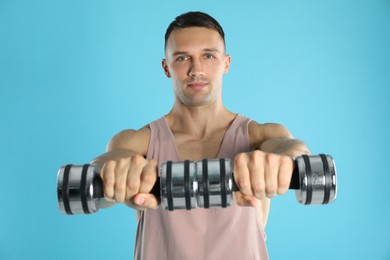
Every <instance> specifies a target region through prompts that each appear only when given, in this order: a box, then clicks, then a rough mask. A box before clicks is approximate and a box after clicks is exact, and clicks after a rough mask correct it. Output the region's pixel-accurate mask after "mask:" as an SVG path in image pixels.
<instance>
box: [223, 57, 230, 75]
mask: <svg viewBox="0 0 390 260" xmlns="http://www.w3.org/2000/svg"><path fill="white" fill-rule="evenodd" d="M230 61H231V57H230V55H228V54H227V55H226V56H225V68H224V70H223V72H224V73H225V74H227V73H228V72H229V69H230Z"/></svg>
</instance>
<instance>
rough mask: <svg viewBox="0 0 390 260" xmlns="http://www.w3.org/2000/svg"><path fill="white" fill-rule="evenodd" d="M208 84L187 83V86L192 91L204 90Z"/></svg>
mask: <svg viewBox="0 0 390 260" xmlns="http://www.w3.org/2000/svg"><path fill="white" fill-rule="evenodd" d="M208 84H209V83H207V82H192V83H188V84H187V86H188V87H189V88H191V89H194V90H200V89H203V88H205V87H206V86H207V85H208Z"/></svg>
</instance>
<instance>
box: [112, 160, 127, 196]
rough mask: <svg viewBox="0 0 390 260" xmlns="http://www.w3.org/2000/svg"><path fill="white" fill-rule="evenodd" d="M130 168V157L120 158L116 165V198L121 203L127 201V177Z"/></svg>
mask: <svg viewBox="0 0 390 260" xmlns="http://www.w3.org/2000/svg"><path fill="white" fill-rule="evenodd" d="M128 169H129V160H128V159H120V160H118V161H117V163H116V167H115V186H114V192H115V194H114V199H115V200H116V201H117V202H119V203H122V202H124V201H125V195H126V178H127V172H128Z"/></svg>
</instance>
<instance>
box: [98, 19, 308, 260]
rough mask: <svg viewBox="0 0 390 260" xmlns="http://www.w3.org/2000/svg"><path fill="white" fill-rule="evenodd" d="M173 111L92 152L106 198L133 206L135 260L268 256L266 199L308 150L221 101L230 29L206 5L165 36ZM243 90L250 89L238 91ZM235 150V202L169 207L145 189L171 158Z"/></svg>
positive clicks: (281, 188) (282, 187)
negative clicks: (102, 150) (226, 34)
mask: <svg viewBox="0 0 390 260" xmlns="http://www.w3.org/2000/svg"><path fill="white" fill-rule="evenodd" d="M162 67H163V69H164V72H165V75H166V76H167V77H168V78H171V79H172V84H173V90H174V96H175V99H174V104H173V107H172V109H171V111H170V112H169V113H168V114H167V115H165V116H164V117H162V118H160V119H159V120H156V121H154V122H152V123H150V124H148V125H147V126H145V127H143V128H142V129H140V130H124V131H122V132H120V133H119V134H117V135H116V136H114V137H113V138H112V140H111V141H110V142H109V144H108V147H107V152H106V153H105V154H103V155H101V156H100V157H98V158H96V159H95V160H94V163H95V164H97V165H99V166H100V168H101V177H102V179H103V182H104V190H105V198H106V200H107V201H111V203H125V204H126V205H128V206H129V207H131V208H134V209H136V212H137V219H138V220H139V223H138V231H137V242H136V248H135V258H136V259H170V260H172V259H180V260H183V259H184V260H187V259H268V255H267V250H266V247H265V242H264V240H265V235H264V232H263V229H264V228H265V225H266V222H267V217H268V212H269V208H270V199H271V198H272V197H274V196H275V195H276V194H284V193H285V192H287V190H288V187H289V183H290V179H291V175H292V172H293V159H292V158H294V157H296V156H298V155H301V154H308V153H309V150H308V148H307V147H306V145H305V144H304V143H302V142H301V141H299V140H296V139H293V137H292V135H291V134H290V133H289V132H288V130H287V129H286V128H285V127H283V126H281V125H278V124H259V123H257V122H255V121H252V120H250V119H248V118H246V117H244V116H242V115H240V114H235V113H232V112H230V111H229V110H228V109H226V108H225V106H224V105H223V103H222V78H223V75H224V74H226V73H227V72H228V71H229V67H230V56H229V55H227V54H226V50H225V39H224V32H223V30H222V28H221V26H220V25H219V24H218V22H217V21H216V20H215V19H214V18H212V17H210V16H209V15H207V14H205V13H200V12H190V13H186V14H183V15H181V16H178V17H177V18H176V19H175V20H174V21H173V22H172V23H171V24H170V26H169V27H168V29H167V32H166V35H165V59H163V61H162ZM242 95H244V94H242ZM222 157H230V158H231V159H232V161H233V162H234V164H233V165H234V177H235V180H236V182H237V185H238V187H239V189H240V192H236V193H235V202H236V203H235V204H234V205H233V206H232V207H229V208H226V209H223V208H210V209H195V210H191V211H186V210H177V211H173V212H170V211H165V210H162V209H159V208H158V205H159V201H158V199H157V198H156V197H154V196H153V195H152V194H149V192H150V191H151V189H152V187H153V185H154V183H155V182H156V179H157V176H158V166H159V165H160V164H161V163H162V162H163V161H166V160H174V161H182V160H200V159H204V158H207V159H211V158H222Z"/></svg>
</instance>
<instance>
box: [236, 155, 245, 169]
mask: <svg viewBox="0 0 390 260" xmlns="http://www.w3.org/2000/svg"><path fill="white" fill-rule="evenodd" d="M245 160H246V155H245V154H244V153H239V154H237V155H236V157H235V158H234V164H235V165H237V166H241V165H243V164H244V162H245Z"/></svg>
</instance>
